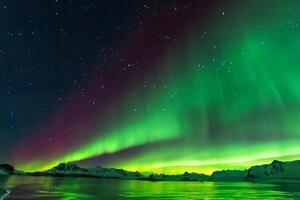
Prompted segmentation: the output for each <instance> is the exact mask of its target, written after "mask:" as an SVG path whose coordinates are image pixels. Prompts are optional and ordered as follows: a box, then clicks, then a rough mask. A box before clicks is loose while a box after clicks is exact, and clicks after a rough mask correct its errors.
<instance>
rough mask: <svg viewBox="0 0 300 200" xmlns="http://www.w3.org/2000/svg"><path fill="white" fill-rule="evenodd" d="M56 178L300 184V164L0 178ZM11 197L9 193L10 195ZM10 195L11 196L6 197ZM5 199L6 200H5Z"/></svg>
mask: <svg viewBox="0 0 300 200" xmlns="http://www.w3.org/2000/svg"><path fill="white" fill-rule="evenodd" d="M1 175H3V176H9V175H17V176H53V177H90V178H113V179H124V180H147V181H215V182H217V181H219V182H236V181H240V182H241V181H247V182H249V181H250V182H268V183H269V182H286V181H300V160H296V161H290V162H282V161H277V160H274V161H273V162H272V163H270V164H264V165H257V166H252V167H250V168H248V169H246V170H222V171H215V172H213V173H212V174H211V175H210V176H209V175H205V174H199V173H189V172H185V173H184V174H178V175H168V174H150V175H148V176H145V175H143V174H141V173H140V172H131V171H126V170H123V169H115V168H102V167H99V166H97V167H93V168H81V167H79V166H78V165H76V164H73V163H61V164H59V165H57V166H56V167H53V168H52V169H49V170H46V171H41V172H33V173H28V172H23V171H19V170H15V169H14V167H13V166H11V165H8V164H1V165H0V176H1ZM8 193H9V192H8ZM6 195H8V194H6ZM2 198H3V197H2Z"/></svg>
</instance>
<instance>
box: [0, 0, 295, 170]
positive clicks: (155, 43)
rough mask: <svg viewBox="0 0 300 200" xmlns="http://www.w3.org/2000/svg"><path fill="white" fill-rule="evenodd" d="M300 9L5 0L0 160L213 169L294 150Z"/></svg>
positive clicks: (37, 166) (282, 4)
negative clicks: (299, 10)
mask: <svg viewBox="0 0 300 200" xmlns="http://www.w3.org/2000/svg"><path fill="white" fill-rule="evenodd" d="M299 8H300V4H299V3H298V1H296V0H294V1H293V0H286V1H282V0H270V1H269V0H266V1H258V0H257V1H256V0H255V1H251V2H244V1H234V0H226V1H213V2H212V1H206V0H201V1H200V0H199V1H198V0H197V1H196V0H195V1H194V0H191V1H176V0H173V1H172V0H170V1H164V2H161V1H146V0H145V1H144V0H142V1H128V2H124V1H108V0H107V1H106V0H104V1H101V2H100V1H92V0H89V1H74V0H73V1H62V0H56V1H43V2H40V1H35V0H32V1H18V2H17V1H2V2H1V3H0V9H1V10H0V13H1V14H0V20H1V21H0V24H1V27H0V36H1V37H0V44H1V45H0V66H1V69H0V70H1V73H0V91H1V99H0V100H1V110H2V112H1V114H0V141H1V144H2V145H0V152H1V153H0V160H1V161H2V160H3V162H9V163H12V164H14V165H15V166H16V167H17V168H19V169H23V170H27V171H35V170H42V169H47V168H49V167H52V166H54V165H56V164H58V163H60V162H77V163H80V164H81V165H83V166H91V165H102V166H105V167H119V168H124V169H128V170H138V171H143V172H147V171H155V172H166V173H180V172H184V171H196V172H204V173H210V172H212V171H214V170H219V169H224V168H226V169H243V168H246V167H248V166H249V165H252V164H259V163H264V162H269V161H271V160H273V159H282V160H290V159H299V158H300V149H299V147H298V144H297V141H298V140H299V139H300V134H299V126H298V123H297V119H298V117H299V114H300V112H299V103H300V94H299V89H298V88H299V86H300V81H299V80H300V79H299V75H300V70H299V67H298V65H299V53H300V50H299V48H298V46H299V43H300V38H299V33H300V30H299V22H300V15H299V12H298V9H299Z"/></svg>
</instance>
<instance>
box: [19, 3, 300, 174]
mask: <svg viewBox="0 0 300 200" xmlns="http://www.w3.org/2000/svg"><path fill="white" fill-rule="evenodd" d="M267 2H268V1H266V2H265V3H264V5H265V6H266V10H265V12H264V13H258V11H255V10H254V11H253V10H251V9H250V8H249V11H248V12H243V11H245V10H246V9H247V8H246V5H244V7H243V6H241V8H240V10H239V11H236V13H234V12H233V13H231V14H228V16H226V15H227V13H226V14H225V16H224V18H223V21H220V19H219V18H218V20H215V23H213V21H214V19H212V20H211V21H212V22H211V24H209V25H207V27H190V30H189V31H187V33H186V37H185V40H184V41H182V42H181V43H180V44H177V46H176V48H174V49H171V50H170V51H169V52H168V53H167V54H166V55H164V56H163V58H161V60H160V61H158V62H157V63H156V64H157V65H158V66H159V67H160V69H161V71H159V72H157V73H153V74H152V77H151V78H149V79H152V80H158V81H159V82H160V84H157V85H154V84H153V85H150V84H149V85H150V86H147V87H146V88H144V90H146V91H143V92H142V90H139V89H135V88H132V90H131V91H128V97H127V98H126V99H124V100H123V101H122V102H121V105H122V107H123V108H124V109H125V110H126V111H128V113H127V114H128V119H127V120H124V121H126V123H124V122H123V123H120V124H119V125H118V126H115V127H114V128H111V130H110V131H107V133H105V134H102V133H101V136H99V137H93V138H90V141H89V142H86V143H85V144H80V145H79V146H78V147H76V148H75V149H73V150H72V151H70V152H68V153H67V154H65V155H60V156H59V157H56V158H51V159H46V160H34V161H32V162H29V163H22V164H20V165H19V166H17V167H18V168H20V169H24V170H28V171H35V170H42V169H47V168H49V167H52V166H54V165H56V164H58V163H60V162H75V161H82V160H85V159H88V158H92V157H96V156H100V155H103V154H114V153H117V152H120V151H122V150H125V149H129V148H133V147H137V146H143V145H147V144H153V145H154V147H153V146H152V148H146V149H145V150H143V152H141V153H139V154H136V155H133V156H131V157H129V158H122V159H119V160H114V161H111V162H110V163H108V164H107V166H108V167H119V168H124V169H127V170H138V171H143V172H147V171H152V172H158V173H182V172H184V171H195V172H203V173H207V174H209V173H211V172H212V171H214V170H220V169H225V168H226V169H244V168H246V167H248V166H250V165H253V164H261V163H265V162H270V161H271V160H273V159H282V160H290V159H300V145H299V140H300V124H299V119H300V65H299V64H300V29H299V26H298V24H299V22H300V12H297V9H296V8H298V10H299V9H300V3H299V2H298V1H290V2H289V3H287V2H285V1H277V4H274V5H273V6H268V5H267ZM267 6H268V7H267ZM252 9H254V8H252ZM260 11H261V10H260ZM237 15H238V17H237ZM237 19H238V20H237ZM258 21H259V22H258ZM135 93H137V94H138V95H137V96H136V97H133V94H135ZM132 108H134V110H133V109H132ZM132 110H133V111H132ZM114 123H115V122H114ZM101 131H102V130H98V129H96V130H95V133H97V132H99V133H100V132H101ZM96 135H97V134H96ZM172 141H174V142H173V143H172ZM175 141H176V142H175ZM158 142H162V144H163V142H166V144H165V145H159V144H157V146H156V147H155V144H156V143H158Z"/></svg>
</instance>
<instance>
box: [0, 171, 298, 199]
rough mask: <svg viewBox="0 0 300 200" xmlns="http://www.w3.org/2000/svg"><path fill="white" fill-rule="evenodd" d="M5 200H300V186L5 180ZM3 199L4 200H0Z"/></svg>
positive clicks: (0, 184) (0, 183)
mask: <svg viewBox="0 0 300 200" xmlns="http://www.w3.org/2000/svg"><path fill="white" fill-rule="evenodd" d="M2 189H7V190H9V191H10V194H9V195H8V196H7V197H6V198H5V199H33V200H34V199H42V200H43V199H47V200H48V199H53V200H56V199H58V200H60V199H62V200H72V199H74V200H75V199H76V200H81V199H95V200H99V199H108V200H114V199H143V200H144V199H164V200H166V199H172V200H173V199H300V184H296V183H289V184H281V185H271V184H254V183H212V182H148V181H126V180H110V179H93V178H52V177H14V176H12V177H6V178H4V177H2V178H0V195H1V196H2V195H3V193H4V191H3V190H2ZM0 199H1V198H0Z"/></svg>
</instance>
